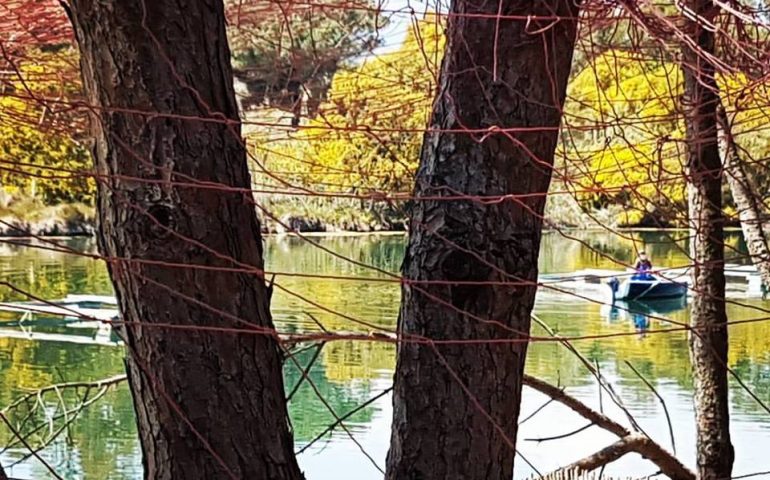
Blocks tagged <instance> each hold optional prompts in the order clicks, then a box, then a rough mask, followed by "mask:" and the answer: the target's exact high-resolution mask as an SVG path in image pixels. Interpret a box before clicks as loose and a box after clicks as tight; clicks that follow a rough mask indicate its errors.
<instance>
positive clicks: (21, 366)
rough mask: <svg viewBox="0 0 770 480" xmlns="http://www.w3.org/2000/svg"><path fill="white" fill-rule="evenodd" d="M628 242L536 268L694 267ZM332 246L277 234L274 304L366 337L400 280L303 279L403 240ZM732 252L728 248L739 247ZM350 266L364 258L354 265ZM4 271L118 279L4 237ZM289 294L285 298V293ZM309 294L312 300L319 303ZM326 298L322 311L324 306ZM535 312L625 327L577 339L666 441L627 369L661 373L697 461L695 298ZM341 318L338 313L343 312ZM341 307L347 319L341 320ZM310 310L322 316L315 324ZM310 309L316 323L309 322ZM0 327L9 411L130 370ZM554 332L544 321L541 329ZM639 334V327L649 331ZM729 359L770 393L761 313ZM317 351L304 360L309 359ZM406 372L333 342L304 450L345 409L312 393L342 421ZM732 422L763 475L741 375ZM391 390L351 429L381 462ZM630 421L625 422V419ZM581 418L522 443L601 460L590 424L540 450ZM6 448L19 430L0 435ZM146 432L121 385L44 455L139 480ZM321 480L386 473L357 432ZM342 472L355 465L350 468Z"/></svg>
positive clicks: (656, 412) (543, 462) (584, 383)
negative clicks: (29, 393)
mask: <svg viewBox="0 0 770 480" xmlns="http://www.w3.org/2000/svg"><path fill="white" fill-rule="evenodd" d="M623 235H625V236H627V237H628V238H622V237H619V236H617V235H609V234H606V233H596V232H593V233H592V232H578V233H575V234H574V237H575V238H573V239H568V238H564V237H563V236H560V235H558V234H549V235H546V236H545V238H544V240H543V252H542V255H541V261H540V263H541V265H540V269H541V272H543V273H549V272H569V271H573V270H578V269H583V268H589V267H594V268H621V265H622V264H627V263H630V262H631V261H632V260H633V258H634V256H635V253H634V248H643V249H645V250H646V251H647V252H648V253H649V254H650V255H651V257H652V259H653V261H654V262H655V265H656V266H661V267H665V266H681V265H684V264H686V263H687V256H686V252H687V237H686V234H685V233H684V232H628V233H624V234H623ZM314 241H317V242H319V243H320V244H321V245H323V247H324V248H326V249H328V250H330V251H332V252H335V253H336V254H338V255H339V256H335V255H332V254H329V253H326V252H324V251H322V250H320V249H319V248H316V247H314V246H312V245H308V244H307V243H306V242H304V241H303V240H301V239H298V238H293V237H280V238H270V239H268V240H267V241H266V244H265V252H266V257H267V265H268V269H269V270H271V271H274V272H276V273H277V276H276V283H277V284H278V285H280V286H281V287H282V288H283V289H285V290H281V289H276V291H275V295H274V297H273V313H274V318H275V321H276V324H277V326H278V328H279V329H280V330H283V331H317V330H319V329H320V327H319V325H318V324H317V323H316V321H317V322H319V323H320V324H321V325H323V326H324V328H327V329H329V330H335V331H354V332H368V331H370V330H371V327H367V326H365V325H363V324H362V323H361V322H367V323H369V324H372V325H376V326H383V327H389V328H392V327H393V326H394V324H395V318H396V316H397V312H398V304H399V286H398V283H395V282H389V281H354V280H350V279H348V280H343V279H315V278H308V277H307V276H296V275H295V274H298V273H302V274H325V275H332V276H335V277H363V276H366V277H369V278H371V279H372V280H375V279H376V280H387V279H388V278H389V277H388V275H387V274H386V273H383V272H381V271H376V270H371V269H368V268H366V267H365V266H362V265H373V266H376V267H378V268H379V269H381V270H383V271H384V272H397V271H398V269H399V267H400V264H401V260H402V256H403V251H404V238H403V236H400V235H397V236H377V237H353V236H350V237H344V236H343V237H333V238H316V239H315V240H314ZM728 243H729V245H730V247H729V251H732V252H733V255H734V256H736V257H737V256H738V253H735V252H740V251H742V249H743V248H744V247H743V245H742V241H741V240H740V237H739V236H738V235H731V236H729V237H728ZM68 246H71V247H73V248H77V249H81V250H93V244H92V243H91V242H90V241H87V240H73V241H68ZM728 255H729V253H728ZM340 256H341V257H346V258H348V259H351V260H354V261H355V262H357V263H358V264H355V263H352V262H350V261H348V260H347V259H346V258H340ZM0 279H2V280H3V281H7V282H10V283H11V284H13V285H16V286H17V287H18V288H19V289H22V290H26V291H30V292H32V293H33V294H35V295H36V296H40V297H42V298H49V299H54V298H61V297H63V296H65V295H66V294H68V293H91V294H109V293H110V292H111V289H110V285H109V280H108V278H107V274H106V271H105V269H104V267H103V265H102V264H100V263H98V262H95V261H92V260H90V259H87V258H84V257H78V256H72V255H65V254H62V253H56V252H51V251H44V250H40V249H35V248H30V247H22V246H13V245H7V244H5V245H0ZM287 292H288V293H287ZM23 299H24V298H23V296H22V295H20V294H19V293H18V292H16V291H14V290H13V289H9V288H7V287H2V286H0V301H16V300H23ZM308 300H309V301H310V302H312V303H310V302H309V301H308ZM740 303H742V304H746V305H748V306H741V305H736V304H729V305H728V315H729V318H730V319H731V320H732V321H735V320H748V319H753V318H762V317H764V316H767V313H766V309H767V308H768V304H767V303H764V302H761V301H755V300H751V301H748V300H741V301H740ZM319 305H322V306H323V307H325V308H320V307H319ZM536 311H537V313H538V316H539V318H541V319H542V320H543V321H544V322H545V323H547V324H548V325H549V326H550V327H551V328H553V329H554V330H556V331H557V332H558V333H559V334H561V335H569V336H583V337H591V336H597V335H606V334H628V333H630V334H631V335H624V336H617V337H613V338H610V339H608V338H602V339H600V338H595V339H590V338H586V339H585V340H581V341H577V342H575V345H576V347H577V348H578V349H579V350H580V352H581V353H582V354H583V355H585V357H586V358H588V359H589V361H591V362H594V363H595V364H597V365H598V366H599V368H600V369H601V371H602V372H603V373H604V374H605V375H607V376H608V377H609V378H611V379H612V380H613V382H614V384H615V385H616V386H617V390H618V391H619V392H620V394H621V396H622V397H623V399H624V401H626V403H627V407H628V408H629V409H631V410H632V411H633V412H634V413H635V415H636V416H637V418H638V419H639V420H640V422H641V423H642V425H643V426H644V428H645V430H647V431H648V432H649V433H650V434H651V435H653V436H654V437H655V438H657V439H659V440H661V441H662V442H663V443H665V440H666V439H667V435H668V433H667V432H668V427H667V425H666V424H665V420H664V416H663V411H662V409H661V407H660V405H659V402H658V400H657V397H656V396H655V395H654V394H653V392H651V391H650V390H649V388H648V387H647V386H645V384H644V383H643V382H642V381H641V380H640V378H639V377H638V376H637V375H636V374H635V373H634V372H633V371H632V370H631V369H630V368H629V367H628V366H627V365H626V362H627V361H628V362H630V363H631V364H632V365H633V366H634V368H636V369H637V370H638V371H639V372H640V373H641V374H642V375H643V376H644V377H645V378H646V379H648V380H650V381H651V382H652V383H653V384H654V385H655V386H656V388H657V390H658V393H659V394H661V395H662V396H663V397H664V399H665V400H666V402H667V405H668V408H669V410H670V411H671V412H672V416H673V417H674V419H675V431H676V432H677V445H678V447H679V449H680V454H681V455H682V457H683V459H684V460H685V461H687V462H688V463H690V464H692V461H693V451H694V450H693V446H692V439H693V438H694V436H693V435H694V434H693V426H692V425H693V423H692V410H691V406H690V402H691V376H690V369H689V360H688V352H687V338H686V335H685V333H684V332H682V331H677V332H674V333H666V334H661V333H657V332H658V331H659V330H661V329H664V328H671V327H672V326H676V325H677V324H681V323H682V322H687V321H688V310H687V308H686V304H684V303H682V302H681V301H679V303H677V301H667V302H655V303H654V304H653V303H645V304H638V303H637V302H628V303H627V304H624V303H621V302H618V304H616V305H615V307H614V308H611V307H606V306H601V305H599V304H596V303H591V302H587V301H582V300H577V299H575V298H571V297H568V296H565V295H561V296H558V295H547V296H540V297H538V301H537V305H536ZM335 312H337V313H335ZM338 313H339V314H343V315H344V317H347V318H344V317H343V316H341V315H339V314H338ZM311 316H312V318H311ZM313 318H314V319H315V320H313ZM13 320H14V317H13V315H8V314H3V315H1V316H0V322H12V321H13ZM4 328H8V329H11V328H13V326H12V325H11V324H6V325H0V382H2V385H3V386H4V388H3V389H0V405H6V404H8V403H9V402H10V401H12V399H14V398H17V397H18V395H20V394H21V392H23V391H26V390H28V389H34V388H38V387H41V386H45V385H49V384H51V383H57V382H61V381H72V380H84V379H85V380H88V379H97V378H102V377H108V376H111V375H114V374H116V373H120V372H122V369H123V365H122V359H123V352H122V349H120V348H115V347H108V346H100V345H91V344H76V343H68V342H54V341H29V340H25V339H21V338H8V337H7V336H6V337H3V336H2V334H1V331H2V329H4ZM36 330H37V331H45V332H54V333H59V334H66V335H81V336H82V335H93V333H94V332H85V331H82V330H79V331H75V329H71V328H66V327H61V326H55V325H48V326H46V327H36ZM533 333H535V334H537V335H540V336H546V335H547V333H546V332H545V331H543V330H541V329H539V328H538V327H535V331H534V332H533ZM639 333H641V334H643V335H638V334H639ZM730 346H731V350H730V365H731V367H733V368H734V370H735V371H736V372H737V373H738V374H739V375H740V376H741V378H742V379H743V380H744V381H745V382H746V383H748V384H749V385H751V386H752V390H753V392H754V393H755V394H757V395H758V396H760V398H762V399H763V400H764V401H770V353H769V352H770V323H768V322H752V323H745V324H741V325H735V326H733V327H732V328H731V330H730ZM313 355H314V352H313V351H312V350H308V351H306V352H303V353H300V354H299V355H298V356H297V359H298V361H299V363H300V364H301V365H302V366H303V368H304V366H306V365H307V364H308V363H309V362H310V361H311V359H312V358H313ZM394 367H395V350H394V348H393V346H392V345H390V344H386V343H380V342H333V343H330V344H328V345H326V347H325V348H324V349H323V350H322V352H321V353H320V355H319V357H318V359H317V360H316V361H315V363H313V367H312V368H311V370H310V374H309V377H310V381H311V382H312V384H311V383H308V382H303V383H302V385H301V386H300V387H299V388H298V389H297V391H296V393H294V395H293V397H292V399H291V402H290V411H291V422H292V427H293V430H294V435H295V438H296V441H297V445H298V448H299V447H301V446H303V445H305V444H306V443H307V442H309V441H310V440H311V439H313V438H314V437H315V436H316V435H318V434H319V433H320V432H321V431H323V430H324V429H325V428H326V426H327V425H329V424H330V423H332V422H333V421H334V416H333V415H332V414H331V413H330V412H329V411H328V409H327V408H326V407H325V406H324V405H323V403H321V402H320V401H319V400H318V398H317V397H316V394H315V389H317V390H318V391H319V392H320V393H321V394H322V395H323V397H324V398H325V399H326V400H327V401H328V403H329V405H330V406H331V407H332V409H333V410H334V411H335V413H336V414H337V415H338V416H342V415H344V414H346V413H347V412H349V411H351V410H353V409H354V408H356V407H357V406H358V405H360V404H361V403H363V402H365V401H366V400H367V399H369V398H371V397H373V396H375V395H377V394H378V393H380V392H381V391H382V390H384V389H385V388H387V387H388V386H389V385H390V383H391V378H392V372H393V369H394ZM527 370H528V372H529V373H531V374H533V375H536V376H539V377H541V378H543V379H546V380H548V381H550V382H553V383H559V384H561V385H563V386H565V387H567V388H568V389H569V391H570V392H571V393H573V394H574V395H575V396H577V397H579V398H581V399H583V400H584V401H586V402H587V403H589V404H591V405H593V406H595V407H597V408H598V407H599V403H600V402H602V405H603V407H604V408H605V410H606V411H607V412H608V413H609V414H617V413H619V412H614V411H613V410H612V408H613V407H612V406H611V405H608V404H607V401H606V399H603V400H600V397H599V395H598V390H597V388H596V385H595V381H594V380H593V378H592V377H591V375H590V374H589V373H588V372H587V371H586V369H585V367H584V366H583V365H582V364H581V362H580V360H579V359H577V358H576V357H575V356H574V355H571V354H569V353H568V352H566V350H565V349H564V348H563V347H561V346H560V345H558V344H557V343H553V342H541V343H535V344H533V345H532V346H531V348H530V349H529V356H528V362H527ZM300 377H301V372H300V370H299V369H298V368H296V367H295V366H294V365H293V364H291V363H288V364H287V366H286V369H285V383H286V388H287V389H288V390H291V389H293V387H294V386H295V385H296V384H297V383H298V381H299V379H300ZM731 400H732V408H733V415H734V420H735V422H734V424H733V427H732V428H733V435H734V439H735V443H736V451H737V452H738V455H737V459H736V474H740V473H747V472H748V471H753V470H756V469H759V468H757V467H761V466H762V465H763V462H764V463H765V466H766V467H767V466H768V465H766V462H767V461H766V459H765V457H766V455H765V454H764V453H763V452H764V450H766V448H767V446H768V440H767V437H766V434H767V432H768V429H770V422H769V421H768V418H767V416H766V415H765V414H764V412H763V411H762V410H761V408H760V407H758V406H757V404H756V402H755V401H754V400H753V399H751V397H750V396H749V395H748V394H747V393H746V392H745V391H744V390H742V389H741V388H740V387H739V386H738V385H737V384H733V385H732V386H731ZM543 401H544V399H543V398H541V397H539V396H538V395H537V394H534V393H532V392H529V391H527V392H526V393H525V398H524V405H523V408H522V411H523V415H526V414H528V413H529V412H532V411H534V410H535V409H536V408H537V407H539V406H540V405H541V404H542V403H543ZM390 414H391V412H390V399H389V398H387V397H386V398H383V399H381V400H380V401H377V402H375V403H373V404H372V405H371V406H369V407H367V408H364V409H362V410H360V411H359V412H357V413H356V414H354V415H353V416H351V417H350V419H349V420H348V421H347V422H346V424H347V425H349V431H350V433H351V434H352V435H354V436H355V438H356V439H357V440H358V441H359V442H360V443H361V444H362V445H363V446H364V447H365V448H366V449H367V450H368V451H369V452H370V453H371V454H372V455H373V456H374V458H375V459H377V460H378V461H379V462H380V463H382V462H383V461H384V457H385V454H386V452H387V444H388V440H389V421H390ZM616 418H619V419H622V418H623V417H622V415H618V416H616ZM581 422H582V420H581V419H579V418H576V417H574V416H573V415H572V414H571V413H570V412H568V411H565V410H562V409H560V408H559V407H556V406H549V407H548V408H547V410H546V411H544V414H543V415H538V416H536V417H535V418H533V420H531V421H529V422H527V424H525V426H524V427H523V430H522V432H521V435H520V441H519V447H520V449H521V451H522V452H523V453H524V454H525V455H526V456H527V457H528V458H529V459H530V460H532V461H533V462H534V463H535V465H536V466H538V468H540V469H542V470H549V469H550V468H553V467H556V466H558V465H560V464H564V463H568V462H570V461H573V460H575V459H577V458H579V457H580V456H581V455H584V454H588V453H591V452H592V451H594V450H597V449H598V448H601V447H603V446H605V445H606V444H608V443H609V442H610V441H611V440H612V439H611V437H607V436H606V435H604V433H603V432H601V431H598V430H596V431H594V430H595V429H589V430H588V431H586V432H584V433H581V434H580V435H578V436H576V437H574V438H571V439H566V440H564V441H561V442H552V443H544V444H534V443H532V442H527V441H526V438H529V437H543V436H548V435H551V434H561V433H565V432H567V431H569V430H570V429H571V428H573V427H574V428H577V427H580V426H582V424H581ZM0 431H2V432H3V433H1V434H0V444H6V443H7V442H8V441H9V440H10V438H9V435H8V433H7V432H6V431H3V430H2V429H0ZM138 452H139V448H138V442H137V440H136V429H135V425H134V422H133V409H132V406H131V399H130V395H129V393H128V390H127V388H126V387H125V386H123V387H121V388H118V389H117V390H115V391H114V392H111V393H110V394H108V396H107V397H105V398H104V399H102V400H101V401H100V402H99V403H98V405H96V406H94V407H92V408H91V409H89V410H87V411H85V412H84V413H83V416H82V418H81V419H80V420H78V422H76V423H75V425H74V427H73V429H72V431H71V433H70V435H69V436H63V437H61V439H60V441H59V442H58V443H57V444H56V445H54V446H52V447H49V448H48V449H46V450H45V451H44V455H45V456H46V458H47V459H48V460H49V461H51V462H52V463H53V464H55V465H56V466H57V468H59V471H60V472H61V473H62V474H63V475H64V476H65V478H71V479H75V478H77V479H81V478H83V479H100V480H101V479H137V478H141V461H140V457H139V453H138ZM20 453H21V451H20V450H10V451H8V452H5V453H4V454H3V457H2V459H3V463H4V464H8V463H10V462H12V461H13V460H14V459H16V458H18V456H19V454H20ZM300 460H301V464H302V466H303V468H304V469H305V470H306V473H307V477H308V479H310V480H323V479H332V478H334V479H335V480H336V479H356V480H358V479H367V478H372V479H374V478H380V475H379V474H378V472H377V471H376V470H375V469H374V468H373V467H372V466H371V465H370V464H369V461H368V460H367V459H366V458H364V457H363V455H362V454H361V453H360V451H358V449H357V447H356V446H355V445H354V444H353V443H352V442H351V441H350V439H349V437H348V435H347V433H345V432H342V431H339V430H335V431H334V432H333V433H332V434H331V435H329V436H327V438H326V439H325V441H324V442H323V443H320V444H319V445H318V446H316V447H314V448H311V449H310V450H309V451H308V452H306V453H304V454H303V455H302V456H301V457H300ZM340 466H344V468H342V469H340ZM652 470H653V469H651V468H650V467H649V465H648V464H646V463H644V462H643V461H642V460H641V459H639V458H634V457H631V456H629V458H627V459H624V460H623V461H622V462H619V463H618V464H616V465H614V466H613V467H612V468H611V469H609V470H608V471H607V473H608V474H612V473H627V472H631V471H632V472H634V473H640V474H643V473H647V472H650V473H652ZM12 473H13V475H14V476H17V477H20V478H35V479H38V478H48V477H46V474H45V472H44V470H43V469H42V468H41V467H40V466H39V464H36V463H35V462H34V461H28V462H24V463H23V464H21V465H19V466H17V467H14V469H13V470H12ZM529 473H530V472H529V470H528V469H527V468H526V467H525V466H524V464H523V463H522V462H519V463H518V464H517V477H523V476H526V475H528V474H529Z"/></svg>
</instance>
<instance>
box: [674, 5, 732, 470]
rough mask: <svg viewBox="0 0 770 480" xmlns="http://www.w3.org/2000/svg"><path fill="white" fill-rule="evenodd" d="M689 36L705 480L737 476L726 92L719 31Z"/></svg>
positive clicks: (694, 316) (698, 406)
mask: <svg viewBox="0 0 770 480" xmlns="http://www.w3.org/2000/svg"><path fill="white" fill-rule="evenodd" d="M685 3H686V6H687V7H689V8H690V9H691V10H692V11H694V12H696V14H697V15H699V16H700V17H701V18H704V19H707V20H709V21H711V20H713V18H714V14H715V13H716V10H715V8H714V5H713V3H712V2H711V0H689V1H688V2H685ZM685 25H686V28H687V30H688V32H687V33H688V35H689V36H690V38H691V39H692V40H693V43H694V44H695V45H697V48H694V47H692V46H689V45H684V46H683V48H682V61H683V62H682V69H683V72H684V82H685V87H684V99H683V103H684V107H685V123H686V127H687V128H686V135H687V147H688V149H687V156H688V158H687V166H688V174H689V175H688V176H689V185H688V196H689V210H690V228H691V231H692V234H691V236H690V244H691V256H692V261H693V275H692V282H693V285H692V288H693V289H694V292H695V295H694V298H693V302H692V313H691V320H690V323H691V326H692V327H693V331H692V332H690V359H691V362H692V368H693V378H694V391H695V394H694V402H695V418H696V422H697V426H696V430H697V463H698V478H700V479H702V480H716V479H725V478H730V476H731V471H732V464H733V457H734V454H733V447H732V444H731V443H730V420H729V413H728V386H727V349H728V344H727V325H726V322H727V315H726V313H725V300H724V298H725V275H724V237H723V227H724V225H723V224H724V217H723V215H722V170H721V162H720V159H719V145H718V141H717V114H716V112H717V105H718V104H719V94H718V90H717V84H716V81H715V79H714V66H713V64H712V63H711V62H710V61H708V59H707V58H708V57H707V56H708V55H713V52H714V34H713V33H712V32H711V31H709V30H708V29H707V28H704V27H703V26H702V25H701V24H699V23H696V22H694V21H692V20H690V19H689V16H688V17H687V20H686V21H685Z"/></svg>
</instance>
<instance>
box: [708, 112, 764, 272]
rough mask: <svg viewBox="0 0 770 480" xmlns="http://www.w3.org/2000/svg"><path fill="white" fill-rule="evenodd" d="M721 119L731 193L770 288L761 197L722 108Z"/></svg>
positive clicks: (753, 256)
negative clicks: (739, 151) (746, 167)
mask: <svg viewBox="0 0 770 480" xmlns="http://www.w3.org/2000/svg"><path fill="white" fill-rule="evenodd" d="M717 115H718V120H719V143H720V149H721V151H722V163H723V165H724V170H725V173H726V177H727V184H728V185H729V186H730V193H731V194H732V196H733V200H734V201H735V206H736V207H737V209H738V219H739V220H740V222H741V230H742V231H743V239H744V240H745V241H746V247H747V248H748V250H749V255H750V256H751V261H752V263H754V265H755V266H756V267H757V271H759V274H760V276H761V277H762V283H763V284H764V285H766V286H768V287H770V247H768V242H767V234H766V233H765V229H764V225H763V218H762V216H763V211H762V210H763V204H762V201H761V197H760V196H759V192H758V191H757V188H756V186H755V185H754V182H752V181H751V178H749V175H748V174H747V172H746V169H745V168H744V166H743V162H742V161H741V157H740V155H739V154H738V146H737V145H736V144H735V138H734V137H733V135H732V128H731V124H730V121H729V120H728V118H727V114H726V113H725V110H724V108H723V107H722V106H721V105H718V107H717Z"/></svg>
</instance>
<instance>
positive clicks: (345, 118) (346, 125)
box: [267, 19, 444, 192]
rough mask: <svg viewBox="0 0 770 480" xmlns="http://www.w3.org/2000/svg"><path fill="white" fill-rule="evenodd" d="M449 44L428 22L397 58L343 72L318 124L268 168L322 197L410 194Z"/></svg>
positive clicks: (378, 59)
mask: <svg viewBox="0 0 770 480" xmlns="http://www.w3.org/2000/svg"><path fill="white" fill-rule="evenodd" d="M443 41H444V40H443V33H442V31H441V26H440V25H439V24H437V23H436V22H435V21H431V20H429V19H426V20H424V21H422V22H420V23H419V24H418V25H417V26H416V27H413V28H412V30H411V31H410V32H409V34H408V35H407V38H406V40H405V41H404V43H403V44H402V45H401V47H400V48H399V49H398V50H397V51H394V52H392V53H387V54H384V55H380V56H377V57H374V58H371V59H367V60H365V61H364V62H363V63H362V64H361V65H360V66H358V67H357V68H355V69H352V70H349V71H343V72H339V73H337V75H335V77H334V80H333V82H332V86H331V89H330V91H329V95H328V97H329V98H328V100H327V101H326V103H325V104H323V105H322V106H321V110H320V114H319V116H318V118H317V119H315V120H313V121H311V122H309V123H308V124H307V125H305V128H303V129H302V130H300V132H299V133H298V134H297V136H296V137H295V138H293V139H292V140H289V141H287V142H284V143H283V144H282V145H280V146H279V147H278V148H277V149H276V150H277V152H278V153H277V154H275V155H271V156H269V158H268V160H267V163H268V168H269V169H270V170H273V171H281V172H288V173H289V174H290V175H294V176H295V177H294V178H295V179H296V180H297V181H299V182H302V183H305V184H312V185H313V186H314V188H316V189H321V190H323V189H324V187H326V189H327V190H331V191H335V190H337V191H338V190H344V191H367V190H368V191H384V192H394V191H405V190H410V189H411V187H412V176H413V173H414V171H415V170H416V168H417V164H418V161H419V152H420V143H421V140H422V131H423V130H424V129H425V125H426V124H427V120H428V115H429V113H430V102H431V100H432V98H433V95H434V90H435V86H436V85H435V77H434V73H435V72H436V71H437V69H438V64H439V61H440V58H439V55H440V52H441V51H442V46H443Z"/></svg>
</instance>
